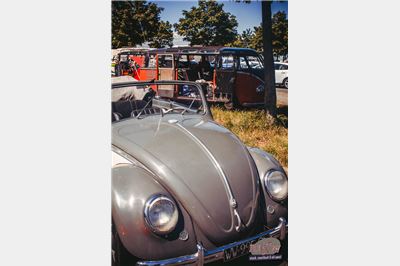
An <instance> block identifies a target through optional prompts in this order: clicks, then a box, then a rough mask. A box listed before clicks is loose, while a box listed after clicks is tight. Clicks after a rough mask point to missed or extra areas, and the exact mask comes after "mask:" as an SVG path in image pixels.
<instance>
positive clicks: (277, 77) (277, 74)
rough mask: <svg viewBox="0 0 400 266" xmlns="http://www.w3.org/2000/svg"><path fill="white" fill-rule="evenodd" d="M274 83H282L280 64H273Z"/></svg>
mask: <svg viewBox="0 0 400 266" xmlns="http://www.w3.org/2000/svg"><path fill="white" fill-rule="evenodd" d="M274 65H275V83H277V84H280V83H282V81H283V74H282V70H281V67H282V64H278V63H275V64H274Z"/></svg>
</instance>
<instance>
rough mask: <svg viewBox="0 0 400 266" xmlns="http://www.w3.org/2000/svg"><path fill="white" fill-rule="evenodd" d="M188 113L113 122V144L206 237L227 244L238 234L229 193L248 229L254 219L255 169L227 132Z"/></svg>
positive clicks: (236, 139)
mask: <svg viewBox="0 0 400 266" xmlns="http://www.w3.org/2000/svg"><path fill="white" fill-rule="evenodd" d="M187 117H189V118H187ZM190 117H191V116H189V115H187V116H180V115H173V114H171V115H167V116H164V117H163V118H161V117H160V116H150V117H146V118H144V119H142V120H137V119H129V120H127V121H121V122H118V123H115V124H113V144H114V145H116V146H117V147H119V148H121V149H122V150H124V151H125V152H127V153H129V154H130V155H132V157H134V158H136V159H137V160H138V161H139V162H140V163H142V164H143V165H145V166H146V167H147V168H148V169H149V170H150V171H151V172H153V173H154V175H155V178H156V179H157V180H158V181H159V182H160V183H161V184H162V185H163V186H164V187H165V188H166V189H167V190H168V191H169V192H170V193H171V194H172V195H173V196H174V197H175V199H176V200H177V201H179V203H180V204H181V205H182V206H184V208H185V209H186V210H187V211H188V213H189V214H190V216H191V217H192V219H193V222H195V223H196V224H197V225H198V226H199V227H200V229H201V231H202V232H203V233H204V234H205V235H206V236H207V238H208V239H209V240H210V241H212V242H214V243H215V244H220V243H226V242H228V241H232V240H234V239H237V238H238V236H239V233H238V232H237V231H236V230H235V226H237V225H238V223H239V222H238V218H237V217H236V216H235V215H234V210H233V208H232V207H231V204H230V195H232V196H233V197H234V199H235V200H236V202H237V209H236V211H237V213H238V214H239V217H240V220H241V223H242V224H243V225H244V226H245V227H249V226H251V224H252V223H253V222H254V219H255V216H256V212H257V207H258V204H257V202H258V196H259V191H258V185H259V178H258V173H257V169H256V166H255V164H254V161H253V160H252V158H251V155H250V154H249V153H248V151H247V149H246V147H245V146H244V145H243V144H242V142H241V141H240V140H239V139H238V138H237V137H236V136H235V135H234V134H232V133H231V132H230V131H229V130H227V129H226V128H224V127H222V126H220V125H218V124H216V123H214V122H212V121H210V120H207V119H202V118H198V117H195V118H190ZM183 118H185V119H183Z"/></svg>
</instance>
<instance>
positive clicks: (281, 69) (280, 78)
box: [275, 62, 289, 89]
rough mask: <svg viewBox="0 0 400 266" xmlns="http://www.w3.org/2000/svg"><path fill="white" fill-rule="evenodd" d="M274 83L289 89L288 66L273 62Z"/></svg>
mask: <svg viewBox="0 0 400 266" xmlns="http://www.w3.org/2000/svg"><path fill="white" fill-rule="evenodd" d="M275 83H276V84H279V85H281V86H284V87H285V88H286V89H288V88H289V64H288V63H280V62H275Z"/></svg>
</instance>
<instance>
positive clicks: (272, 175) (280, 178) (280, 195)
mask: <svg viewBox="0 0 400 266" xmlns="http://www.w3.org/2000/svg"><path fill="white" fill-rule="evenodd" d="M264 182H265V188H266V189H267V191H268V194H269V195H270V196H271V197H272V199H274V200H278V201H280V200H284V199H285V198H286V197H287V195H288V180H287V177H286V175H285V174H284V173H282V172H281V171H276V170H272V171H269V172H268V173H267V174H266V175H265V180H264Z"/></svg>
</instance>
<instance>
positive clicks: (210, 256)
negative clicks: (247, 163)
mask: <svg viewBox="0 0 400 266" xmlns="http://www.w3.org/2000/svg"><path fill="white" fill-rule="evenodd" d="M279 220H280V222H279V225H278V226H277V227H275V228H272V229H270V230H267V231H264V232H262V233H260V234H258V235H255V236H252V237H249V238H246V239H244V240H240V241H237V242H234V243H230V244H227V245H225V246H221V247H218V248H216V249H213V250H205V249H204V247H203V246H202V244H201V243H198V244H197V252H196V253H194V254H191V255H185V256H181V257H176V258H171V259H165V260H157V261H139V262H137V263H136V265H138V266H170V265H186V264H190V265H203V264H205V263H209V262H213V261H217V260H221V259H223V257H224V250H227V249H230V248H232V247H236V246H240V245H242V244H245V243H248V242H249V241H254V240H258V239H260V238H264V237H275V236H279V239H280V240H284V239H285V237H286V232H287V229H288V224H287V222H286V220H285V219H284V218H280V219H279Z"/></svg>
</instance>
